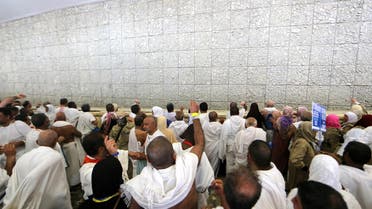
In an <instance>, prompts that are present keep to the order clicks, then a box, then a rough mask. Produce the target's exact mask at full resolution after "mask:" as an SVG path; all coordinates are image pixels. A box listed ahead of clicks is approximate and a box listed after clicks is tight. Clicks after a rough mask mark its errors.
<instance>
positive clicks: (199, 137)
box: [190, 100, 204, 160]
mask: <svg viewBox="0 0 372 209" xmlns="http://www.w3.org/2000/svg"><path fill="white" fill-rule="evenodd" d="M190 112H191V115H192V116H193V118H194V140H195V145H194V146H193V147H192V148H191V151H190V152H192V153H194V154H196V155H197V156H198V158H199V160H200V158H201V156H202V154H203V151H204V134H203V130H202V127H201V124H200V120H199V118H198V117H194V116H197V115H198V114H199V106H198V104H197V103H196V102H195V101H192V100H191V101H190Z"/></svg>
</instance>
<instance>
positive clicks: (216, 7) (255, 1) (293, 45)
mask: <svg viewBox="0 0 372 209" xmlns="http://www.w3.org/2000/svg"><path fill="white" fill-rule="evenodd" d="M0 70H1V74H0V88H1V91H0V94H1V95H0V96H1V97H3V96H6V95H11V94H14V93H16V92H25V93H26V94H28V95H29V97H30V98H31V99H32V101H34V102H40V101H45V100H50V101H52V102H57V101H58V99H59V98H60V97H68V98H70V99H73V100H75V101H76V102H77V103H78V104H81V103H82V102H90V103H91V104H92V105H103V104H105V103H107V102H111V101H113V102H117V103H119V104H121V105H129V104H131V103H132V102H133V100H134V99H135V98H139V99H140V100H141V102H142V104H143V105H144V106H150V105H165V104H166V102H167V101H169V100H171V101H175V102H176V103H177V104H187V101H188V100H189V99H192V98H195V99H197V100H199V101H201V100H204V101H207V102H209V103H210V105H211V106H212V108H215V109H218V108H226V107H227V102H229V101H240V100H247V101H256V102H259V103H261V104H262V103H263V102H264V101H265V100H267V99H273V100H275V101H276V102H277V103H278V104H292V105H295V104H305V105H308V104H310V103H311V101H315V102H319V103H322V104H324V105H327V106H328V107H329V108H343V107H346V106H348V105H349V100H350V97H353V96H354V97H357V98H358V99H359V100H361V101H362V102H366V103H367V105H369V104H370V103H371V102H372V1H371V0H364V1H363V0H351V1H350V0H345V1H341V0H338V1H337V0H178V1H177V0H155V1H150V0H149V1H146V0H126V1H117V0H114V1H107V2H104V3H96V4H90V5H84V6H79V7H74V8H68V9H63V10H58V11H53V12H49V13H45V14H41V15H37V16H34V17H30V18H24V19H21V20H17V21H13V22H8V23H4V24H2V25H0Z"/></svg>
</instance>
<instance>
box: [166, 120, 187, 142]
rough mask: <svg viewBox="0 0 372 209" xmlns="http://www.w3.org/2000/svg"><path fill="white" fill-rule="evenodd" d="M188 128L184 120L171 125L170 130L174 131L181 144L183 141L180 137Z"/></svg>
mask: <svg viewBox="0 0 372 209" xmlns="http://www.w3.org/2000/svg"><path fill="white" fill-rule="evenodd" d="M187 127H188V125H187V123H186V122H185V121H183V120H176V121H174V122H172V123H171V124H170V125H169V129H172V130H173V131H174V133H175V134H176V138H177V140H178V141H179V142H182V141H183V139H181V137H180V136H181V135H182V134H183V133H184V132H185V130H186V129H187Z"/></svg>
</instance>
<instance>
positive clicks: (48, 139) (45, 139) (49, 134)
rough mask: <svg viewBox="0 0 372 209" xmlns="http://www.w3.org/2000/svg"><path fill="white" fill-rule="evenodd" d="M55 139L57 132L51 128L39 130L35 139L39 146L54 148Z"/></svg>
mask: <svg viewBox="0 0 372 209" xmlns="http://www.w3.org/2000/svg"><path fill="white" fill-rule="evenodd" d="M57 139H58V134H57V132H55V131H53V130H45V131H42V132H40V134H39V138H38V139H37V141H36V142H37V144H38V145H39V146H46V147H51V148H54V147H55V146H56V143H57Z"/></svg>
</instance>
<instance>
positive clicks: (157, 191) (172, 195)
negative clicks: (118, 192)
mask: <svg viewBox="0 0 372 209" xmlns="http://www.w3.org/2000/svg"><path fill="white" fill-rule="evenodd" d="M190 106H191V107H190V111H191V113H197V112H198V106H197V104H196V103H195V102H191V105H190ZM194 136H195V145H194V146H193V147H192V149H191V151H190V152H181V153H179V154H176V153H175V152H174V150H173V147H172V144H171V143H170V142H169V141H168V140H167V139H166V138H165V137H163V136H159V137H156V138H154V139H153V140H152V141H151V142H150V143H149V144H148V146H147V158H148V161H149V164H148V166H147V167H145V168H144V169H143V170H142V172H141V174H140V175H138V176H136V177H134V178H133V179H131V180H130V181H128V183H127V184H126V190H127V192H129V193H130V196H131V197H132V198H131V206H130V208H152V209H163V208H184V209H194V208H197V192H196V188H195V175H196V171H197V167H198V163H199V161H200V158H201V156H202V153H203V149H204V136H203V132H202V128H201V125H200V120H199V119H198V118H196V119H194Z"/></svg>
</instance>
